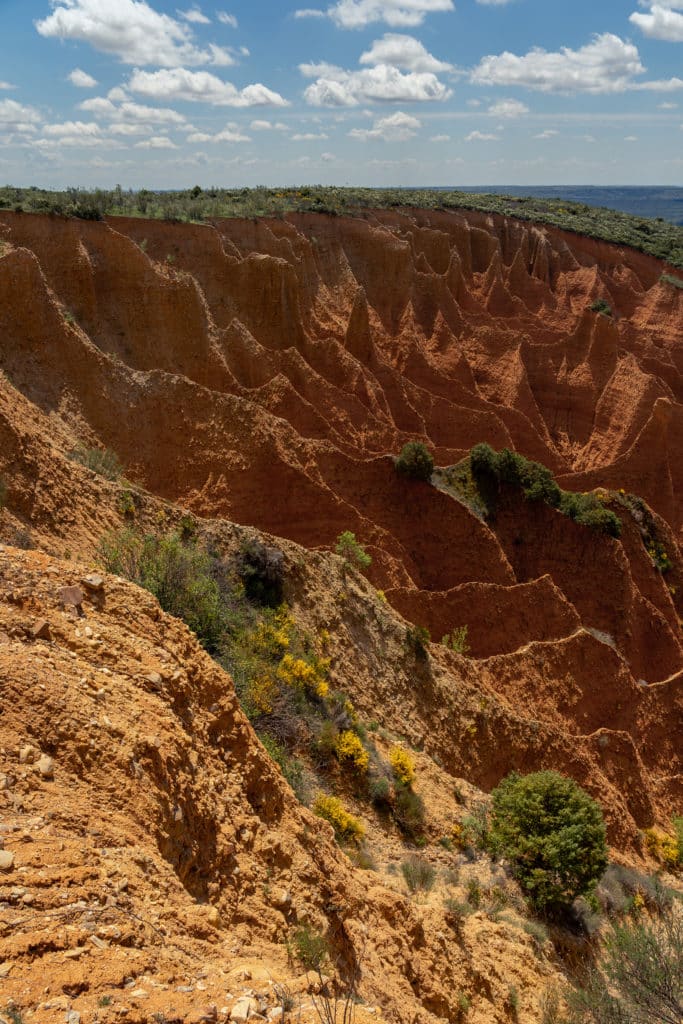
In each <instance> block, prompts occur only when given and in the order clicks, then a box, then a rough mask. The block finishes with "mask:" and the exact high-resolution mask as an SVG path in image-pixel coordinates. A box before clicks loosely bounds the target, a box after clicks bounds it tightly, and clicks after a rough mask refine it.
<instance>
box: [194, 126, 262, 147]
mask: <svg viewBox="0 0 683 1024" xmlns="http://www.w3.org/2000/svg"><path fill="white" fill-rule="evenodd" d="M187 141H188V142H191V143H205V142H251V138H250V137H249V136H248V135H244V134H243V133H242V132H241V131H240V130H239V128H238V126H237V125H236V124H228V125H226V126H225V128H224V129H223V130H222V131H220V132H217V133H216V134H215V135H210V134H208V133H206V132H193V133H192V135H188V137H187Z"/></svg>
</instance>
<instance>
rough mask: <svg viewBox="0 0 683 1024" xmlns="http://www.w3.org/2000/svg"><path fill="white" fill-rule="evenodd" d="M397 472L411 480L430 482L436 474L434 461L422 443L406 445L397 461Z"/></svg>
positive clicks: (413, 442) (410, 442) (416, 442)
mask: <svg viewBox="0 0 683 1024" xmlns="http://www.w3.org/2000/svg"><path fill="white" fill-rule="evenodd" d="M396 472H397V473H400V475H401V476H406V477H408V478H409V479H410V480H429V479H430V478H431V475H432V473H433V472H434V459H433V458H432V456H431V455H430V453H429V450H428V449H427V446H426V445H424V444H423V443H422V442H421V441H409V442H408V444H404V446H403V448H402V449H401V454H400V455H399V456H398V458H397V459H396Z"/></svg>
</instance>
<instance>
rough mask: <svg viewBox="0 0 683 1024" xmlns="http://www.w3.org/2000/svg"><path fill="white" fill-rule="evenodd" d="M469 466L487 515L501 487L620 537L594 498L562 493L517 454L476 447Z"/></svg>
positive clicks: (544, 471) (617, 524)
mask: <svg viewBox="0 0 683 1024" xmlns="http://www.w3.org/2000/svg"><path fill="white" fill-rule="evenodd" d="M469 464H470V472H471V474H472V479H473V481H474V483H475V484H476V487H477V490H478V493H479V497H480V500H481V501H482V502H483V504H484V505H485V507H486V508H487V510H488V512H489V514H491V513H492V512H494V511H495V507H496V502H497V499H498V495H499V492H500V486H501V484H504V485H507V486H508V487H518V488H520V489H521V491H522V494H523V495H524V497H525V498H526V499H527V501H541V502H543V503H544V504H546V505H550V507H551V508H556V509H559V511H560V512H562V514H563V515H566V516H568V517H569V518H570V519H573V520H574V521H575V522H577V523H581V525H583V526H588V527H590V528H591V529H592V530H596V531H597V532H599V533H604V534H607V536H609V537H615V538H618V537H620V536H621V520H620V519H619V516H618V515H617V514H616V513H615V512H613V511H612V510H611V509H608V508H606V507H605V505H604V503H603V501H602V500H601V499H600V498H599V497H598V496H597V495H596V494H577V493H575V492H573V491H563V490H562V489H561V488H560V487H559V485H558V484H557V482H556V481H555V479H554V477H553V475H552V473H551V472H550V470H549V469H548V468H547V467H546V466H543V465H542V464H541V463H540V462H534V461H532V460H531V459H527V458H525V457H524V456H523V455H520V453H519V452H513V451H510V449H509V448H503V449H502V451H500V452H496V451H494V449H493V448H492V447H491V446H490V445H488V444H484V443H482V444H477V445H475V446H474V448H472V450H471V452H470V456H469ZM451 478H453V474H451Z"/></svg>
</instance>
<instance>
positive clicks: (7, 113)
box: [0, 100, 41, 133]
mask: <svg viewBox="0 0 683 1024" xmlns="http://www.w3.org/2000/svg"><path fill="white" fill-rule="evenodd" d="M40 120H41V117H40V114H39V113H38V111H37V110H36V108H35V107H29V106H25V105H24V104H23V103H17V102H16V100H0V131H8V130H9V131H13V132H22V133H24V132H26V133H27V132H33V131H35V130H36V125H37V124H38V122H39V121H40Z"/></svg>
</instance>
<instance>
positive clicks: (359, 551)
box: [334, 530, 372, 569]
mask: <svg viewBox="0 0 683 1024" xmlns="http://www.w3.org/2000/svg"><path fill="white" fill-rule="evenodd" d="M334 550H335V553H336V554H337V555H339V556H340V558H343V559H344V568H345V569H346V568H354V569H367V568H368V566H369V565H370V564H371V562H372V558H371V557H370V555H368V554H367V552H366V551H365V549H364V548H363V546H362V545H361V544H359V543H358V541H357V540H356V535H355V533H352V532H351V530H344V532H343V533H340V534H339V536H338V537H337V543H336V545H335V549H334Z"/></svg>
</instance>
